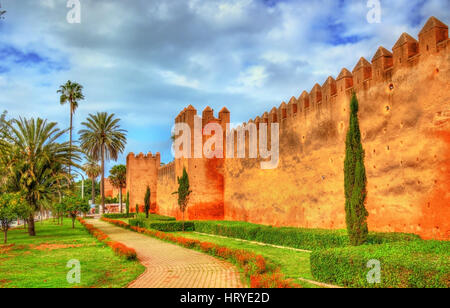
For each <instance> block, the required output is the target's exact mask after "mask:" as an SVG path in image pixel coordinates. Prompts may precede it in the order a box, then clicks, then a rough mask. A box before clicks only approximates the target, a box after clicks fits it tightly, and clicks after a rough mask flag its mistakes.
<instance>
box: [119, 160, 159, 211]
mask: <svg viewBox="0 0 450 308" xmlns="http://www.w3.org/2000/svg"><path fill="white" fill-rule="evenodd" d="M160 161H161V158H160V154H159V153H157V154H156V155H152V153H149V154H148V155H144V154H142V153H141V154H139V155H137V156H135V155H134V153H130V154H128V156H127V190H128V192H129V194H130V211H131V212H135V208H136V204H139V207H140V210H139V211H140V212H143V211H144V198H145V193H146V191H147V186H148V187H150V192H151V198H150V201H151V207H150V209H151V211H152V212H155V211H156V210H157V209H156V197H157V172H158V168H159V165H160Z"/></svg>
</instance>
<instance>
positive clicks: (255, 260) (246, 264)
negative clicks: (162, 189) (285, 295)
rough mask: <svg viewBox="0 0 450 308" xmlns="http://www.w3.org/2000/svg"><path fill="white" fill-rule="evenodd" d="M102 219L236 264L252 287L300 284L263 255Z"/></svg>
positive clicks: (288, 286) (277, 286) (287, 286)
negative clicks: (285, 274)
mask: <svg viewBox="0 0 450 308" xmlns="http://www.w3.org/2000/svg"><path fill="white" fill-rule="evenodd" d="M102 220H103V221H106V222H109V223H112V224H115V225H118V226H121V227H125V228H128V229H131V230H133V231H135V232H138V233H142V234H146V235H149V236H151V237H155V238H158V239H160V240H163V241H167V242H171V243H174V244H177V245H180V246H183V247H186V248H190V249H196V250H200V251H202V252H205V253H207V254H210V255H212V256H215V257H219V258H223V259H226V260H229V261H231V262H233V263H234V264H236V265H237V266H238V267H239V268H240V269H241V270H242V272H243V273H244V275H245V277H246V278H247V279H248V280H249V282H250V286H251V287H252V288H300V287H301V286H299V285H297V284H295V283H293V282H292V281H291V280H290V279H286V278H285V277H284V276H283V275H282V274H281V273H280V272H279V268H278V267H277V266H276V265H275V264H272V263H271V262H270V261H268V260H266V259H264V257H263V256H260V255H256V254H254V253H253V252H249V251H246V250H242V249H234V248H229V247H225V246H220V245H217V244H213V243H209V242H201V241H199V240H192V239H188V238H185V237H182V236H175V235H172V234H169V233H164V232H161V231H156V230H150V229H146V228H141V227H138V226H130V225H128V226H124V224H126V223H124V222H123V221H120V220H112V219H108V218H102Z"/></svg>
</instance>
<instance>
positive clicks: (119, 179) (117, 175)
mask: <svg viewBox="0 0 450 308" xmlns="http://www.w3.org/2000/svg"><path fill="white" fill-rule="evenodd" d="M109 180H110V181H111V184H112V185H113V186H114V187H116V188H118V189H119V206H120V213H122V188H123V187H125V186H126V185H127V167H125V166H124V165H116V166H114V167H112V169H111V170H110V171H109Z"/></svg>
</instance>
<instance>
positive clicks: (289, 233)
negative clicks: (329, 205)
mask: <svg viewBox="0 0 450 308" xmlns="http://www.w3.org/2000/svg"><path fill="white" fill-rule="evenodd" d="M194 225H195V231H197V232H202V233H208V234H215V235H222V236H227V237H234V238H240V239H244V240H250V241H257V242H263V243H267V244H273V245H280V246H286V247H294V248H299V249H308V250H316V249H324V248H333V247H346V246H348V245H349V239H348V236H347V232H346V230H325V229H302V228H293V227H271V226H264V225H257V224H251V223H247V222H237V221H195V222H194ZM419 238H420V237H419V236H417V235H414V234H404V233H376V232H370V233H369V237H368V243H370V244H382V243H389V242H396V241H411V240H417V239H419Z"/></svg>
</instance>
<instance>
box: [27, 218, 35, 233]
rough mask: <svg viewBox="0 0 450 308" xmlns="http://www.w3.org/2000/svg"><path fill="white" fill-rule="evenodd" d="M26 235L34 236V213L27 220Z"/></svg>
mask: <svg viewBox="0 0 450 308" xmlns="http://www.w3.org/2000/svg"><path fill="white" fill-rule="evenodd" d="M28 234H29V235H30V236H36V230H35V229H34V213H33V214H31V215H30V217H29V218H28Z"/></svg>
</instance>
